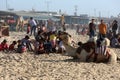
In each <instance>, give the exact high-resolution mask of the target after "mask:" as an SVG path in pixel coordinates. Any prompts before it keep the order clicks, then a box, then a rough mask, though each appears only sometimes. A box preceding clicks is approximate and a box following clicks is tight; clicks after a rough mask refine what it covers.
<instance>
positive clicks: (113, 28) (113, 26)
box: [112, 20, 118, 36]
mask: <svg viewBox="0 0 120 80" xmlns="http://www.w3.org/2000/svg"><path fill="white" fill-rule="evenodd" d="M117 29H118V24H117V21H116V20H114V21H113V23H112V32H113V35H114V36H115V35H116V31H117Z"/></svg>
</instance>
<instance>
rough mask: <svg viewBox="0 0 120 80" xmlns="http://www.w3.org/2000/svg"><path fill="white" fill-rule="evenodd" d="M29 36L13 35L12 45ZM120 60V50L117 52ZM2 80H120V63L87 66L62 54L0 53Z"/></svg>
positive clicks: (78, 36) (11, 38)
mask: <svg viewBox="0 0 120 80" xmlns="http://www.w3.org/2000/svg"><path fill="white" fill-rule="evenodd" d="M68 32H69V33H70V34H71V35H72V37H73V39H74V40H75V41H76V42H78V41H82V42H85V41H86V40H87V39H88V36H82V35H76V34H75V31H74V30H68ZM23 35H25V33H21V32H18V33H16V32H10V37H2V38H1V39H0V41H2V40H3V39H4V38H7V39H8V43H11V41H13V40H18V39H21V38H23ZM114 51H115V52H116V54H117V55H118V56H119V57H120V49H114ZM0 80H120V62H119V61H118V63H117V64H114V65H113V64H105V63H92V62H91V63H86V62H78V61H74V60H72V58H71V57H67V56H62V55H60V54H55V53H54V54H52V53H51V54H49V55H46V54H43V55H34V53H32V52H27V53H23V54H17V53H3V52H0Z"/></svg>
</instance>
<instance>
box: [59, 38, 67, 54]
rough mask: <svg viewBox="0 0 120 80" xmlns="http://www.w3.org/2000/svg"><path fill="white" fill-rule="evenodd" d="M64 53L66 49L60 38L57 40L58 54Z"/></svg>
mask: <svg viewBox="0 0 120 80" xmlns="http://www.w3.org/2000/svg"><path fill="white" fill-rule="evenodd" d="M65 51H66V48H65V46H64V45H63V40H62V39H61V38H59V41H58V53H63V52H65Z"/></svg>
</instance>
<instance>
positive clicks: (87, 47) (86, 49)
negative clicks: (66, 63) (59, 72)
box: [61, 34, 117, 63]
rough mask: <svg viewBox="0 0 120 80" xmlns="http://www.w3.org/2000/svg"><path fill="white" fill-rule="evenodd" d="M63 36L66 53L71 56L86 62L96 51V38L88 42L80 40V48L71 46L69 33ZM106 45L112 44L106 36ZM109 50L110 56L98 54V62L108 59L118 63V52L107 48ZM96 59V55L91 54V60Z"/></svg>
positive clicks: (110, 61)
mask: <svg viewBox="0 0 120 80" xmlns="http://www.w3.org/2000/svg"><path fill="white" fill-rule="evenodd" d="M61 38H62V39H63V42H64V46H65V47H66V53H65V54H64V55H65V56H71V57H73V58H78V59H79V60H80V61H83V62H86V59H87V57H88V56H89V55H91V54H92V53H93V52H94V49H95V45H96V43H95V42H96V41H95V40H96V38H95V39H91V40H89V41H87V42H86V43H82V42H80V43H79V45H81V46H79V47H78V48H75V47H73V46H71V45H70V44H71V41H70V38H71V37H70V36H69V34H64V35H61ZM92 40H93V41H92ZM102 44H105V45H106V46H109V45H110V40H109V39H107V38H105V39H104V41H103V43H102ZM107 50H108V52H109V58H106V56H105V55H101V54H98V57H97V62H104V61H107V62H108V63H116V62H117V55H116V53H115V52H114V51H113V50H112V49H111V48H107ZM93 59H94V55H92V56H91V60H93Z"/></svg>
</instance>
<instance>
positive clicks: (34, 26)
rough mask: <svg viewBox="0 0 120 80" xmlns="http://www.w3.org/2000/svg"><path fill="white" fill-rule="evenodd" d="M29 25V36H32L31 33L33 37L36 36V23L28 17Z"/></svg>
mask: <svg viewBox="0 0 120 80" xmlns="http://www.w3.org/2000/svg"><path fill="white" fill-rule="evenodd" d="M29 24H30V25H31V34H30V35H32V32H33V31H34V36H35V35H36V27H37V23H36V21H35V20H34V19H33V17H30V21H29Z"/></svg>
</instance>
